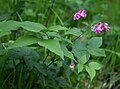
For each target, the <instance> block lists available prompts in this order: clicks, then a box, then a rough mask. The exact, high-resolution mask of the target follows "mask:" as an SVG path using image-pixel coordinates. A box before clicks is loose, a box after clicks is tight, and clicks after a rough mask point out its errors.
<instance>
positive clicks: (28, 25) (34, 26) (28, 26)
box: [20, 21, 46, 32]
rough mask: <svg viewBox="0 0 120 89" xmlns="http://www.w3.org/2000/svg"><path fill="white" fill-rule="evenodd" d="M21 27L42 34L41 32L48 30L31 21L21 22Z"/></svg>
mask: <svg viewBox="0 0 120 89" xmlns="http://www.w3.org/2000/svg"><path fill="white" fill-rule="evenodd" d="M20 27H22V28H24V29H25V30H28V31H31V32H40V31H41V30H44V29H46V27H45V26H44V25H42V24H40V23H35V22H30V21H25V22H21V23H20Z"/></svg>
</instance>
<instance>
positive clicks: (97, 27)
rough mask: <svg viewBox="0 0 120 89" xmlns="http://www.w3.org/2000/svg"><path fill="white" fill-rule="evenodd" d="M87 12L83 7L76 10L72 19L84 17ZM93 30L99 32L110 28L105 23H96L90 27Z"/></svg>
mask: <svg viewBox="0 0 120 89" xmlns="http://www.w3.org/2000/svg"><path fill="white" fill-rule="evenodd" d="M86 16H87V14H86V10H84V9H80V10H79V11H78V12H76V13H75V14H74V20H79V19H80V18H84V17H86ZM91 28H92V30H91V31H93V32H95V33H101V32H104V31H109V30H110V27H109V26H108V24H107V23H101V22H100V23H97V24H95V25H94V26H92V27H91Z"/></svg>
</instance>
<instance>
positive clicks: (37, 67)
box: [34, 62, 48, 76]
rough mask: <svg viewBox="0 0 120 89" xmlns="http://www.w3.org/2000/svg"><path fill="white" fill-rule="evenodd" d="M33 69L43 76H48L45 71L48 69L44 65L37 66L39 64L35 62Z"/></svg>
mask: <svg viewBox="0 0 120 89" xmlns="http://www.w3.org/2000/svg"><path fill="white" fill-rule="evenodd" d="M34 67H35V68H36V69H37V70H38V71H39V72H40V73H42V74H43V75H45V76H47V74H48V70H47V69H48V68H47V66H46V65H43V64H39V63H37V62H35V65H34Z"/></svg>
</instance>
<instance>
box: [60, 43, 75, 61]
mask: <svg viewBox="0 0 120 89" xmlns="http://www.w3.org/2000/svg"><path fill="white" fill-rule="evenodd" d="M61 48H62V50H63V53H64V55H65V56H66V57H68V58H70V59H72V60H75V59H74V56H73V54H72V53H71V52H69V51H68V49H67V48H66V46H65V45H64V44H62V45H61Z"/></svg>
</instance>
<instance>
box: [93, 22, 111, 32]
mask: <svg viewBox="0 0 120 89" xmlns="http://www.w3.org/2000/svg"><path fill="white" fill-rule="evenodd" d="M91 28H92V30H91V31H93V32H95V33H101V32H103V31H107V30H110V27H109V26H108V24H107V23H97V24H95V25H94V26H92V27H91Z"/></svg>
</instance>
